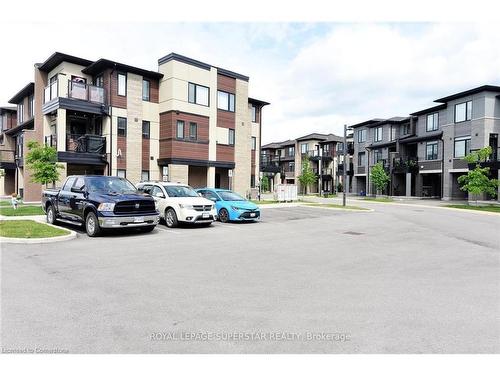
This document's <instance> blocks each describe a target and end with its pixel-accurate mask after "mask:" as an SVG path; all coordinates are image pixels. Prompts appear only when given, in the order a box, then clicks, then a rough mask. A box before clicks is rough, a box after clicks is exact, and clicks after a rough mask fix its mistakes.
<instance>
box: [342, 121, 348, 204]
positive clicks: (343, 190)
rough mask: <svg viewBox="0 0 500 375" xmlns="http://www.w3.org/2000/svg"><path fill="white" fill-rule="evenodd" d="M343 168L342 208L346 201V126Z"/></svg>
mask: <svg viewBox="0 0 500 375" xmlns="http://www.w3.org/2000/svg"><path fill="white" fill-rule="evenodd" d="M342 149H343V151H344V152H343V154H344V160H343V168H342V206H345V201H346V179H347V163H346V161H347V125H344V147H343V148H342Z"/></svg>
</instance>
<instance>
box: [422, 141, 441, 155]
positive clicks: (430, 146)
mask: <svg viewBox="0 0 500 375" xmlns="http://www.w3.org/2000/svg"><path fill="white" fill-rule="evenodd" d="M437 158H438V143H437V141H434V142H427V144H426V146H425V160H437Z"/></svg>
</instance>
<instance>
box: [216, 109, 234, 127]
mask: <svg viewBox="0 0 500 375" xmlns="http://www.w3.org/2000/svg"><path fill="white" fill-rule="evenodd" d="M235 123H236V116H235V114H234V112H228V111H223V110H221V109H218V110H217V126H219V127H221V128H227V129H234V128H235Z"/></svg>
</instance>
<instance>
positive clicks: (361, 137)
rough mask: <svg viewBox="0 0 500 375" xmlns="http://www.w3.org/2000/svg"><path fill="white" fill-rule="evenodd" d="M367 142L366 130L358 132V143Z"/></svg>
mask: <svg viewBox="0 0 500 375" xmlns="http://www.w3.org/2000/svg"><path fill="white" fill-rule="evenodd" d="M363 142H366V129H361V130H358V143H363Z"/></svg>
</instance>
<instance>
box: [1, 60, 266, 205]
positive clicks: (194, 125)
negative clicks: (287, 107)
mask: <svg viewBox="0 0 500 375" xmlns="http://www.w3.org/2000/svg"><path fill="white" fill-rule="evenodd" d="M248 82H249V77H247V76H244V75H242V74H239V73H235V72H232V71H229V70H226V69H222V68H219V67H215V66H212V65H209V64H206V63H204V62H201V61H197V60H194V59H191V58H188V57H185V56H181V55H178V54H175V53H171V54H169V55H166V56H164V57H162V58H160V59H159V60H158V72H155V71H149V70H145V69H141V68H138V67H134V66H129V65H126V64H123V63H119V62H115V61H111V60H107V59H99V60H97V61H91V60H86V59H82V58H79V57H75V56H71V55H67V54H63V53H59V52H56V53H54V54H53V55H52V56H50V57H49V58H48V59H47V60H46V61H45V62H43V63H41V64H36V65H35V68H34V82H30V83H29V84H28V85H26V86H25V87H24V88H23V89H22V90H20V91H19V92H18V93H17V94H15V95H14V96H13V97H12V98H11V99H10V100H9V103H11V104H15V105H16V106H17V108H11V107H3V108H1V113H2V132H1V134H0V151H1V166H0V168H2V169H3V170H4V171H5V173H4V176H3V177H1V181H0V195H5V194H10V193H12V192H16V193H18V194H20V195H21V196H23V197H24V200H25V201H39V200H40V195H41V188H42V187H41V186H40V185H39V184H34V183H32V182H31V179H30V171H29V170H28V169H27V168H25V167H24V155H26V153H27V144H28V142H29V141H32V140H33V141H38V142H40V143H45V144H47V145H50V146H53V147H55V148H56V149H57V155H58V161H59V163H60V164H62V165H63V167H64V168H63V169H62V170H61V178H60V181H62V180H64V178H65V177H66V176H67V175H71V174H105V175H117V176H123V177H126V178H128V179H129V180H130V181H132V182H133V183H137V182H139V181H143V180H168V181H175V182H182V183H188V184H190V185H192V186H193V187H203V186H209V187H222V188H232V189H234V190H235V191H237V192H239V193H240V194H243V195H246V194H248V193H249V191H250V189H251V188H253V187H255V183H256V182H255V181H256V177H255V176H259V172H260V170H259V165H260V160H259V158H260V144H261V126H262V108H263V107H264V106H266V105H268V104H269V103H267V102H264V101H261V100H257V99H252V98H249V97H248V84H249V83H248ZM60 181H58V183H59V182H60Z"/></svg>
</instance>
